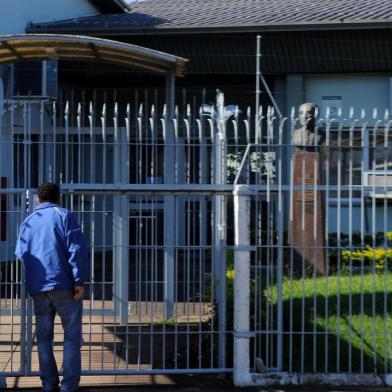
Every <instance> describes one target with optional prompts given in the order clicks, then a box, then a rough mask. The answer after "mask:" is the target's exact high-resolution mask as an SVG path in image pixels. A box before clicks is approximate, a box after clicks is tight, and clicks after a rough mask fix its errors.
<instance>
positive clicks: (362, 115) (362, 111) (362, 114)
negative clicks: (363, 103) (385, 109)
mask: <svg viewBox="0 0 392 392" xmlns="http://www.w3.org/2000/svg"><path fill="white" fill-rule="evenodd" d="M365 117H366V111H365V109H361V119H362V120H363V119H364V118H365Z"/></svg>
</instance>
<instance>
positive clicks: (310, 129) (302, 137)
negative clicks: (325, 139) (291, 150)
mask: <svg viewBox="0 0 392 392" xmlns="http://www.w3.org/2000/svg"><path fill="white" fill-rule="evenodd" d="M315 114H316V104H314V103H303V104H302V105H301V106H300V107H299V122H300V124H301V125H302V127H301V128H299V129H296V130H295V131H294V135H293V143H294V145H295V146H298V147H301V146H317V145H319V144H320V141H321V135H316V134H315V133H314V129H315V123H316V120H315Z"/></svg>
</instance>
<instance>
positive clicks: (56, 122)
mask: <svg viewBox="0 0 392 392" xmlns="http://www.w3.org/2000/svg"><path fill="white" fill-rule="evenodd" d="M194 106H195V105H192V106H185V107H184V110H178V109H177V110H176V111H175V114H174V118H172V117H171V116H169V115H168V113H167V111H166V110H165V108H164V107H157V106H153V107H148V108H147V107H146V105H141V104H140V103H139V102H133V103H132V104H127V103H126V102H125V103H124V102H123V101H121V100H120V101H119V102H118V103H117V104H114V105H113V106H111V107H109V106H108V105H103V106H100V107H98V104H96V103H94V102H92V103H91V104H90V103H89V104H87V105H86V104H85V103H84V104H78V103H77V102H74V101H68V102H67V101H65V100H64V101H63V102H57V103H53V102H43V101H34V100H32V99H29V100H24V101H23V100H13V101H6V103H5V107H4V112H3V115H2V122H1V142H0V149H1V160H0V175H1V188H2V190H1V206H0V208H1V210H0V218H1V228H0V235H1V243H0V249H1V253H0V257H1V263H0V265H1V269H2V272H3V280H2V282H1V283H0V288H1V299H0V301H1V302H0V326H1V330H0V335H1V347H0V349H1V351H2V352H3V355H2V356H1V357H0V371H1V372H3V373H4V374H5V375H22V374H25V375H33V374H37V372H38V365H37V360H36V358H37V357H36V356H37V353H36V346H35V339H34V318H33V316H32V304H31V300H30V299H29V298H28V297H27V296H26V293H25V287H24V283H23V271H22V270H21V266H20V265H19V263H18V262H17V261H15V259H14V256H13V249H14V244H15V239H16V235H17V229H18V224H19V223H20V221H21V219H22V218H23V217H24V216H25V214H27V213H28V212H29V211H31V210H32V208H33V207H34V192H35V189H36V187H37V185H38V184H39V183H40V182H42V181H47V180H48V181H56V182H59V183H61V184H62V190H63V200H62V203H63V204H64V205H65V206H66V207H68V208H70V209H71V210H73V211H74V212H75V213H76V214H77V216H78V219H79V220H80V222H81V224H82V227H83V230H84V232H85V234H86V237H87V240H88V243H89V245H90V255H91V265H92V270H91V275H92V279H91V283H90V290H89V292H90V294H89V298H88V299H87V300H86V301H85V303H84V309H85V314H84V330H83V331H84V345H83V348H82V352H83V372H84V373H85V374H125V373H126V374H131V373H181V372H183V373H197V372H200V373H208V372H215V373H218V372H232V371H234V376H235V382H236V383H237V384H240V385H251V384H255V383H258V384H269V383H276V382H282V383H283V382H291V383H298V382H301V381H306V380H307V381H312V380H315V379H317V380H320V381H327V382H334V381H335V382H336V383H348V382H361V383H368V384H369V383H381V381H382V379H383V377H384V375H388V374H389V373H390V372H391V366H392V363H391V362H392V361H391V359H392V358H391V355H392V353H391V351H390V347H391V345H390V344H389V342H390V340H391V331H390V325H391V320H390V306H391V297H390V287H392V285H391V284H390V283H392V282H391V280H392V279H391V275H390V267H389V263H390V262H389V259H390V258H391V257H392V253H391V251H390V242H391V241H392V234H391V232H392V228H391V227H390V226H391V220H390V214H391V209H390V195H391V191H392V189H391V187H392V183H391V181H390V163H389V162H390V146H391V144H390V129H389V127H390V120H389V114H388V113H385V115H383V118H382V119H381V120H379V119H378V118H379V116H378V114H377V113H376V112H374V113H372V114H371V115H370V117H369V119H368V117H367V116H366V113H363V112H360V113H359V115H358V118H357V117H356V113H355V112H353V111H349V112H348V113H343V114H341V113H336V116H335V117H333V116H332V115H331V114H330V113H326V114H325V113H324V114H322V113H320V114H319V115H318V117H317V118H316V120H315V126H314V128H313V127H311V129H310V122H311V121H313V120H312V119H309V118H308V119H305V121H304V119H303V115H302V114H301V116H298V114H297V113H296V112H293V113H292V115H291V117H289V118H277V117H276V116H275V114H274V111H273V109H271V108H268V110H265V111H262V110H260V111H259V115H258V116H257V119H256V122H255V118H254V117H255V116H254V113H252V112H251V110H250V109H248V110H246V109H245V110H243V111H240V110H239V109H238V108H236V107H234V106H225V105H224V101H223V95H221V94H218V99H217V104H216V106H215V107H211V106H207V105H204V106H202V108H201V109H200V110H199V109H197V110H195V109H194ZM191 109H192V110H191ZM346 114H347V118H346V117H344V115H346ZM308 126H309V127H308ZM301 128H304V129H307V128H309V129H310V132H311V133H312V140H314V141H316V142H315V143H308V145H304V144H306V143H301V141H299V142H298V137H297V136H298V135H299V136H301V133H300V132H299V133H298V131H297V130H298V129H301ZM294 135H297V136H294ZM318 136H320V137H318ZM61 339H62V335H61V328H60V326H59V327H58V328H57V329H56V356H58V358H59V360H60V357H61V355H60V354H61ZM233 359H234V361H233ZM271 375H273V376H272V377H271ZM336 375H339V377H337V376H336ZM354 376H355V377H354ZM385 377H386V376H385ZM387 379H388V377H387Z"/></svg>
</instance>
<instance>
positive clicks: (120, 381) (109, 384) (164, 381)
mask: <svg viewBox="0 0 392 392" xmlns="http://www.w3.org/2000/svg"><path fill="white" fill-rule="evenodd" d="M7 385H8V387H7V389H4V391H15V392H16V391H19V392H30V391H31V392H34V391H41V390H42V389H41V388H39V387H38V385H40V383H39V379H38V378H37V377H33V378H32V377H29V378H27V377H26V378H25V377H22V378H8V379H7ZM153 390H156V391H159V392H223V391H227V392H240V391H249V392H392V388H380V387H378V388H368V387H362V388H360V387H351V388H350V387H346V388H336V387H333V388H328V387H324V386H314V387H287V388H286V387H275V388H263V387H250V388H238V387H235V386H234V385H233V383H232V380H231V376H229V375H227V376H226V377H224V378H223V379H221V378H219V377H217V376H216V375H215V376H211V375H193V376H190V375H182V376H164V375H156V376H154V375H149V376H117V377H116V379H115V380H114V382H113V378H106V379H105V376H97V377H94V376H88V377H87V376H84V377H82V382H81V391H82V392H151V391H153Z"/></svg>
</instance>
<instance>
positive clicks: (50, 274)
mask: <svg viewBox="0 0 392 392" xmlns="http://www.w3.org/2000/svg"><path fill="white" fill-rule="evenodd" d="M15 254H16V256H17V257H18V258H19V259H20V260H23V262H24V265H25V271H26V284H27V289H28V290H29V293H30V294H31V295H34V294H38V293H40V292H43V291H50V290H54V289H65V290H73V288H74V286H75V285H80V286H81V285H83V283H85V282H88V281H89V275H90V264H89V257H88V251H87V247H86V243H85V241H84V237H83V233H82V231H81V229H80V226H79V224H78V222H77V220H76V218H75V217H74V215H73V214H72V213H71V212H70V211H69V210H67V209H65V208H61V207H59V206H58V205H57V204H53V203H42V204H39V205H38V207H37V208H36V209H35V210H34V212H33V213H32V214H31V215H29V216H28V217H27V218H26V219H25V220H24V221H23V222H22V224H21V225H20V229H19V237H18V241H17V244H16V250H15Z"/></svg>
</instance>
